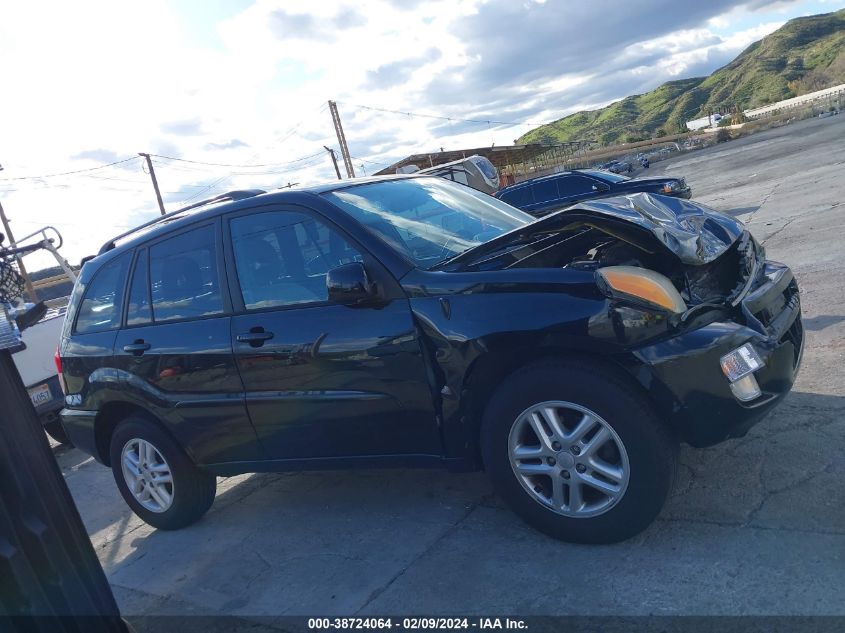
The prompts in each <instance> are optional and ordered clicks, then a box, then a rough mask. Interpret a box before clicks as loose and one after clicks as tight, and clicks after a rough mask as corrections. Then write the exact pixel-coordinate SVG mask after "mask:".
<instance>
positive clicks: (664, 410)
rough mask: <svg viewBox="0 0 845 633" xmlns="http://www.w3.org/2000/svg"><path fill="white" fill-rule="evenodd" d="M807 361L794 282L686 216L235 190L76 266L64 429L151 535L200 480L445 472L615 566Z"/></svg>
mask: <svg viewBox="0 0 845 633" xmlns="http://www.w3.org/2000/svg"><path fill="white" fill-rule="evenodd" d="M667 201H670V202H673V203H674V202H677V203H679V205H680V206H667ZM691 227H696V228H695V229H694V232H692V233H691V232H690V231H691V230H693V229H692V228H691ZM802 342H803V333H802V330H801V319H800V309H799V303H798V290H797V287H796V285H795V281H794V280H793V278H792V274H791V272H790V271H789V269H788V268H787V267H786V266H783V265H781V264H776V263H773V262H769V261H766V259H765V256H764V253H763V249H762V248H761V247H760V246H759V245H758V244H756V243H755V241H754V240H753V238H752V237H751V236H750V235H749V234H748V233H747V232H746V231H744V230H743V228H742V225H741V224H739V223H738V222H737V221H736V220H734V219H732V218H730V217H728V216H726V215H722V214H720V213H718V212H716V211H712V210H709V209H707V208H705V207H702V206H700V205H696V204H692V203H688V202H684V201H674V200H671V199H668V198H658V197H651V196H648V195H646V194H638V195H636V196H631V197H628V198H613V199H607V200H603V201H599V202H593V203H590V204H587V205H585V206H583V207H581V208H576V209H570V210H567V211H564V212H561V213H557V214H553V215H550V216H547V217H545V218H543V219H541V220H536V221H535V220H534V219H533V218H532V217H531V216H529V215H526V214H524V213H523V212H521V211H519V210H517V209H515V208H513V207H511V206H509V205H507V204H505V203H503V202H500V201H499V200H496V199H495V198H492V197H490V196H487V195H486V194H482V193H480V192H477V191H474V190H472V189H470V188H468V187H465V186H462V185H459V184H455V183H451V182H448V181H446V180H444V179H441V178H436V177H386V178H371V179H361V180H353V181H344V182H336V183H333V184H331V185H327V186H320V187H313V188H309V189H302V190H295V191H285V192H277V193H268V194H264V193H263V192H254V191H247V192H233V193H231V194H227V195H225V196H222V197H221V198H217V199H215V200H212V201H208V202H207V203H205V204H202V205H199V206H194V207H189V208H187V209H183V210H180V211H176V212H173V213H171V214H169V215H167V216H164V217H162V218H160V219H157V220H156V221H154V222H151V223H149V224H147V225H145V226H142V227H140V228H138V229H136V230H135V231H132V232H130V233H128V234H125V235H122V236H120V237H119V238H116V239H114V240H113V241H110V242H109V243H107V244H106V245H104V246H103V248H102V249H101V251H100V253H99V255H98V256H97V257H96V258H94V259H92V260H91V261H89V262H87V263H86V264H85V266H84V268H83V270H82V272H81V274H80V277H79V281H78V282H77V285H76V287H75V288H74V291H73V295H72V298H71V302H70V307H69V310H68V315H67V318H66V321H65V324H64V331H63V335H62V341H61V346H60V350H59V357H60V362H61V366H62V370H61V373H62V380H63V383H64V385H63V386H64V390H65V394H66V404H67V406H66V408H65V409H64V410H63V412H62V419H63V423H64V425H65V427H66V430H67V432H68V434H69V436H70V438H71V440H72V441H73V443H74V444H75V445H76V446H77V447H79V448H80V449H82V450H83V451H86V452H88V453H90V454H91V455H93V456H94V457H95V458H96V459H97V460H98V461H100V462H102V463H103V464H106V465H110V466H111V468H112V470H113V472H114V476H115V481H116V482H117V485H118V487H119V489H120V491H121V493H122V495H123V497H124V498H125V499H126V502H127V503H128V504H129V505H130V507H131V508H132V509H133V510H134V511H135V512H136V513H137V514H138V515H139V516H140V517H141V518H143V519H144V520H145V521H147V522H148V523H150V524H151V525H154V526H156V527H159V528H162V529H175V528H179V527H181V526H185V525H187V524H189V523H191V522H193V521H196V520H197V519H198V518H199V517H200V516H202V515H203V513H204V512H205V511H206V510H208V508H209V507H210V505H211V503H212V501H213V499H214V495H215V481H216V480H215V476H216V475H233V474H236V473H243V472H257V471H265V472H266V471H284V470H301V469H326V468H348V467H375V466H387V467H430V466H445V467H448V468H451V469H455V470H468V469H480V468H483V469H485V470H486V471H487V472H488V474H489V476H490V477H491V479H492V481H493V483H494V484H495V487H496V490H497V491H498V492H499V494H500V495H501V496H502V497H503V498H504V499H505V500H506V501H507V502H508V503H509V504H510V505H511V507H513V508H514V510H515V511H516V512H518V513H519V514H520V515H521V516H522V517H524V518H525V519H526V520H527V521H528V522H529V523H530V524H532V525H534V526H535V527H537V528H538V529H540V530H543V531H544V532H546V533H548V534H551V535H553V536H556V537H559V538H563V539H567V540H572V541H580V542H610V541H615V540H619V539H624V538H627V537H629V536H631V535H633V534H636V533H637V532H639V531H640V530H642V529H644V528H645V527H646V526H647V525H648V524H649V523H650V522H651V521H652V520H653V519H654V517H655V516H656V515H657V513H658V512H659V511H660V508H661V506H662V505H663V502H664V500H665V498H666V496H667V493H668V492H669V490H670V487H671V484H672V480H673V476H674V472H675V467H676V459H677V457H676V455H677V448H678V443H679V441H685V442H688V443H690V444H693V445H695V446H708V445H711V444H714V443H716V442H720V441H722V440H724V439H726V438H728V437H736V436H739V435H742V434H744V433H745V432H746V431H747V430H748V428H750V426H751V425H752V424H754V423H755V422H756V421H757V420H759V419H760V418H761V417H762V416H763V415H764V414H765V413H766V412H767V411H768V410H769V409H771V408H772V406H774V404H775V403H776V402H778V400H780V399H781V397H782V396H784V395H785V394H786V393H787V391H788V390H789V389H790V387H791V385H792V382H793V377H794V375H795V372H796V371H797V368H798V365H799V359H800V355H801V349H802Z"/></svg>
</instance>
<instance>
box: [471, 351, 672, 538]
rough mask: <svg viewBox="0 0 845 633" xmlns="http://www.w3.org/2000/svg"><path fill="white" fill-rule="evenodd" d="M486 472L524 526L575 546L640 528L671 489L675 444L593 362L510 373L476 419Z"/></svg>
mask: <svg viewBox="0 0 845 633" xmlns="http://www.w3.org/2000/svg"><path fill="white" fill-rule="evenodd" d="M481 432H482V438H481V448H482V457H483V460H484V465H485V468H486V470H487V472H488V475H489V477H490V479H491V480H492V482H493V485H494V487H495V488H496V491H497V492H498V493H499V495H500V496H501V497H502V498H503V499H504V501H505V502H506V503H507V504H508V505H509V506H510V507H511V508H512V509H513V510H514V511H515V512H516V513H517V514H518V515H519V516H520V517H522V518H523V519H524V520H525V521H526V522H527V523H528V524H530V525H531V526H533V527H534V528H536V529H538V530H540V531H542V532H544V533H545V534H548V535H549V536H553V537H555V538H558V539H561V540H564V541H570V542H574V543H614V542H618V541H623V540H625V539H628V538H630V537H632V536H634V535H636V534H638V533H639V532H641V531H642V530H644V529H645V528H646V527H648V525H650V524H651V522H652V521H653V520H654V519H655V517H656V516H657V515H658V514H659V512H660V510H661V508H662V507H663V504H664V502H665V500H666V497H667V496H668V494H669V492H670V490H671V488H672V484H673V482H674V477H675V470H676V468H677V452H678V442H677V440H676V439H675V437H674V435H673V434H672V433H671V432H670V431H669V429H668V428H667V427H666V425H665V424H663V423H662V422H661V421H660V419H658V417H657V415H656V414H655V413H654V411H653V409H652V407H651V406H650V404H649V402H648V400H647V399H646V398H645V397H644V396H643V395H642V394H641V393H639V392H638V391H637V390H636V388H635V386H634V385H632V384H630V383H629V381H628V380H627V379H626V377H625V376H624V375H620V374H618V373H617V372H615V371H613V370H612V369H611V368H607V367H604V366H603V365H600V364H598V363H593V362H582V361H579V362H575V361H572V360H563V361H554V362H545V363H538V364H535V365H531V366H528V367H525V368H523V369H520V370H518V371H516V372H515V373H514V374H512V375H511V376H510V377H508V378H507V379H506V380H505V381H504V383H503V384H502V385H501V386H500V387H499V388H498V389H497V391H496V394H495V395H494V397H493V398H492V399H491V400H490V402H489V403H488V405H487V408H486V410H485V413H484V418H483V421H482V431H481Z"/></svg>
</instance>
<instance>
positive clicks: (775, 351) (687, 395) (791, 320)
mask: <svg viewBox="0 0 845 633" xmlns="http://www.w3.org/2000/svg"><path fill="white" fill-rule="evenodd" d="M765 275H766V276H765V279H766V281H765V282H764V283H763V284H761V285H760V287H759V288H757V289H756V290H754V291H752V292H749V293H748V294H747V295H746V296H745V298H744V299H743V300H742V301H741V303H739V304H738V306H737V313H740V312H741V314H742V316H739V314H738V316H737V321H723V322H716V323H711V324H710V325H706V326H704V327H701V328H698V329H695V330H692V331H689V332H685V333H682V334H679V335H678V336H676V337H674V338H672V339H669V340H666V341H663V342H660V343H657V344H655V345H650V346H647V347H644V348H642V349H640V350H638V351H637V353H636V355H637V357H638V358H639V359H640V360H641V361H642V362H643V363H644V365H643V367H642V368H641V370H640V371H641V372H642V373H643V375H641V376H638V378H640V382H641V383H642V384H643V385H644V386H645V387H646V389H648V391H649V393H650V395H651V396H652V399H653V401H654V402H655V404H656V405H657V407H658V410H659V412H660V413H661V414H662V415H663V416H664V417H665V418H666V419H668V420H669V421H670V422H671V424H672V425H673V426H674V427H675V428H676V429H677V430H678V432H679V434H680V436H681V438H682V439H683V440H684V441H686V442H687V443H689V444H691V445H693V446H710V445H713V444H717V443H719V442H721V441H723V440H726V439H728V438H731V437H741V436H742V435H745V433H747V432H748V430H749V429H750V428H751V427H752V426H754V424H756V423H757V422H759V421H760V420H761V419H762V418H763V417H764V416H765V415H766V414H767V413H768V412H769V411H771V409H772V408H773V407H774V406H775V405H776V404H777V403H778V402H779V401H780V400H781V399H782V398H783V397H784V396H786V394H787V393H789V391H790V389H791V388H792V385H793V383H794V382H795V377H796V375H797V374H798V370H799V368H800V365H801V359H802V355H803V351H804V329H803V326H802V323H801V306H800V300H799V295H798V286H797V285H796V283H795V280H794V279H793V277H792V272H791V271H790V270H789V268H787V267H786V266H783V265H781V264H775V263H772V262H767V264H766V269H765ZM744 343H751V344H752V345H753V346H754V348H755V349H756V350H757V352H758V354H759V355H760V357H761V358H762V359H763V361H764V363H765V366H764V367H763V368H761V369H759V370H758V371H757V372H755V376H756V378H757V382H758V384H759V385H760V389H761V390H762V394H761V395H760V396H759V397H757V398H756V399H754V400H752V401H750V402H740V401H739V400H737V399H736V398H735V397H734V395H733V393H732V392H731V389H730V384H729V383H728V380H727V378H725V376H724V374H723V373H722V370H721V368H720V365H719V360H720V359H721V357H722V356H724V355H725V354H727V353H728V352H730V351H732V350H734V349H736V348H738V347H740V346H741V345H743V344H744Z"/></svg>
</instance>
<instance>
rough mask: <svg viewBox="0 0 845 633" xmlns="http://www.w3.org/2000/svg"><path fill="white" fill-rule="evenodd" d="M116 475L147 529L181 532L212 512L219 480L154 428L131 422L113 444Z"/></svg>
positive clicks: (121, 428) (147, 423) (132, 419)
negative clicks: (149, 526)
mask: <svg viewBox="0 0 845 633" xmlns="http://www.w3.org/2000/svg"><path fill="white" fill-rule="evenodd" d="M109 456H110V458H111V469H112V474H113V475H114V480H115V482H116V483H117V488H118V490H120V494H121V495H123V498H124V500H125V501H126V503H127V504H128V505H129V507H130V508H131V509H132V511H133V512H134V513H135V514H137V515H138V516H139V517H141V519H143V520H144V521H145V522H146V523H149V524H150V525H152V526H153V527H156V528H158V529H160V530H178V529H179V528H182V527H185V526H187V525H190V524H191V523H194V522H196V521H198V520H199V519H200V518H201V517H202V516H203V515H204V514H205V513H206V512H207V511H208V509H209V508H210V507H211V504H212V503H213V502H214V496H215V494H216V492H217V478H216V477H215V476H214V475H212V474H211V473H209V472H206V471H204V470H201V469H200V468H197V466H196V465H195V464H194V463H193V462H192V461H191V460H190V458H189V457H188V456H187V455H186V454H185V452H184V451H183V450H182V448H181V447H180V446H179V445H178V444H177V443H176V441H175V440H174V439H173V438H172V437H171V436H170V435H168V434H167V433H166V432H165V431H163V430H162V429H161V428H159V427H158V426H157V425H156V424H155V423H154V422H151V421H150V420H148V419H146V418H144V417H141V416H131V417H129V418H127V419H126V420H124V421H123V422H121V423H120V424H119V425H118V426H117V428H116V429H115V431H114V434H113V435H112V438H111V445H110V450H109Z"/></svg>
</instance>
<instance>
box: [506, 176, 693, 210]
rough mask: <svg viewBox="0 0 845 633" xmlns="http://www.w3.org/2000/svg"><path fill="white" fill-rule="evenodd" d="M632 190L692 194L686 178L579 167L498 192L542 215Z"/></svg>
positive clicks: (686, 195)
mask: <svg viewBox="0 0 845 633" xmlns="http://www.w3.org/2000/svg"><path fill="white" fill-rule="evenodd" d="M632 193H656V194H660V195H663V196H672V197H675V198H685V199H689V198H690V197H691V196H692V190H691V189H690V187H689V185H687V181H686V180H685V179H684V178H671V177H665V178H628V177H627V176H622V175H620V174H614V173H611V172H609V171H602V170H600V169H578V170H575V171H566V172H561V173H559V174H551V175H550V176H541V177H540V178H532V179H531V180H526V181H523V182H518V183H516V184H515V185H510V186H508V187H505V188H503V189H500V190H499V191H497V192H496V194H495V196H496V197H497V198H499V200H504V201H505V202H507V203H508V204H511V205H513V206H515V207H516V208H517V209H522V210H523V211H525V212H527V213H530V214H531V215H534V216H538V217H539V216H543V215H547V214H549V213H551V212H552V211H555V210H558V209H562V208H564V207H568V206H570V205H573V204H575V203H576V202H582V201H583V200H592V199H595V198H607V197H610V196H626V195H629V194H632Z"/></svg>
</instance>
